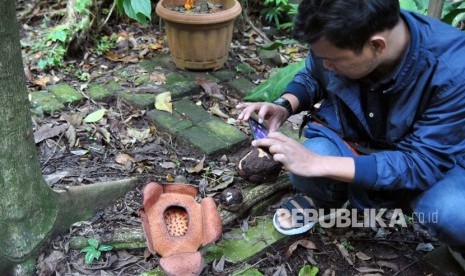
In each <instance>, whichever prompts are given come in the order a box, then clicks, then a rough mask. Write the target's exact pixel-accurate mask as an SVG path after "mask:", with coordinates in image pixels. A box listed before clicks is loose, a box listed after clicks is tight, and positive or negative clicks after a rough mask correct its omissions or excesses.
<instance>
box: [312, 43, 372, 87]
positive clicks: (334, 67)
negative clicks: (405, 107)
mask: <svg viewBox="0 0 465 276" xmlns="http://www.w3.org/2000/svg"><path fill="white" fill-rule="evenodd" d="M310 47H311V49H312V51H313V53H314V55H315V56H317V57H319V58H321V59H323V66H324V67H325V68H326V69H327V70H330V71H333V72H334V73H336V74H338V75H341V76H344V77H347V78H349V79H361V78H363V77H366V76H367V75H368V74H370V73H371V72H373V71H374V70H375V69H376V67H377V66H378V65H379V60H378V58H377V55H376V51H375V50H374V48H373V47H371V46H370V44H369V43H367V44H366V45H365V46H364V47H363V50H362V52H361V53H359V54H355V53H354V52H353V51H351V50H347V49H341V48H338V47H336V46H334V45H333V44H331V43H330V42H329V41H327V40H326V39H325V38H322V39H320V40H318V41H317V42H315V43H313V44H311V45H310Z"/></svg>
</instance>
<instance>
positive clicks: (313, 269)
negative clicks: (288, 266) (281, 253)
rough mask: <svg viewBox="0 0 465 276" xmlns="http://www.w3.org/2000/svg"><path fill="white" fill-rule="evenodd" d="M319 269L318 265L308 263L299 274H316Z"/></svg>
mask: <svg viewBox="0 0 465 276" xmlns="http://www.w3.org/2000/svg"><path fill="white" fill-rule="evenodd" d="M319 271H320V269H319V268H318V267H316V266H311V265H308V264H306V265H304V266H303V267H302V268H301V269H300V270H299V276H316V275H318V272H319Z"/></svg>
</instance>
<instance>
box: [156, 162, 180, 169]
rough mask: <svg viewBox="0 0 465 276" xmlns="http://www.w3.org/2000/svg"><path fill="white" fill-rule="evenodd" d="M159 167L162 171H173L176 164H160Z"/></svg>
mask: <svg viewBox="0 0 465 276" xmlns="http://www.w3.org/2000/svg"><path fill="white" fill-rule="evenodd" d="M160 167H162V168H163V169H174V168H176V164H175V163H174V162H160Z"/></svg>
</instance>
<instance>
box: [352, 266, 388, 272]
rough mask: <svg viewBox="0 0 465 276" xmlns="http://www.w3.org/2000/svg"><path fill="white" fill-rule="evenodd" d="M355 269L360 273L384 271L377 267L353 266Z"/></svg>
mask: <svg viewBox="0 0 465 276" xmlns="http://www.w3.org/2000/svg"><path fill="white" fill-rule="evenodd" d="M355 270H357V271H358V272H361V273H373V272H379V273H384V270H382V269H379V268H371V267H365V266H363V267H355Z"/></svg>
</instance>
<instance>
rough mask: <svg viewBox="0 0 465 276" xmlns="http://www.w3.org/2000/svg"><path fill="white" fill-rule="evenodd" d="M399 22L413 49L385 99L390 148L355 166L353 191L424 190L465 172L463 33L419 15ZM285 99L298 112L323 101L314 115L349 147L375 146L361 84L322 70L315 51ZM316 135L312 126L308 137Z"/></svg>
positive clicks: (404, 14)
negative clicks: (458, 169)
mask: <svg viewBox="0 0 465 276" xmlns="http://www.w3.org/2000/svg"><path fill="white" fill-rule="evenodd" d="M401 16H402V17H403V18H404V19H405V21H406V22H407V24H408V27H409V29H410V32H411V42H410V46H409V49H408V51H407V52H406V54H405V58H404V60H403V62H402V64H401V65H400V66H399V67H398V69H397V71H396V72H395V74H393V75H392V78H390V79H389V80H388V81H387V83H388V84H387V85H386V86H384V87H383V89H382V90H381V91H380V93H384V94H386V95H388V96H389V97H390V103H389V105H390V106H389V112H388V115H387V122H386V124H387V125H386V133H385V136H386V139H387V141H388V144H389V147H388V149H386V150H383V151H379V152H376V153H372V154H368V155H363V156H358V157H355V158H354V160H355V180H354V183H353V184H352V185H353V186H354V188H358V189H372V190H395V189H407V190H425V189H428V187H430V186H431V185H434V184H435V183H436V182H437V181H438V180H439V179H441V178H442V177H443V175H444V173H445V172H446V171H448V170H450V169H451V168H453V167H454V166H456V165H457V164H462V165H463V164H465V162H464V159H465V158H464V157H465V32H461V31H459V30H457V29H455V28H453V27H451V26H449V25H447V24H444V23H442V22H440V21H438V20H436V19H433V18H429V17H426V16H423V15H420V14H417V13H413V12H407V11H402V13H401ZM285 91H286V92H285V93H291V94H294V95H296V96H297V97H298V98H299V101H300V108H301V110H307V109H310V107H312V106H313V105H314V104H315V103H318V102H320V101H321V100H323V99H324V101H323V102H322V104H321V107H320V108H319V109H317V110H316V113H317V114H318V115H319V116H320V117H321V118H322V119H323V120H324V121H325V124H326V125H327V126H328V127H329V128H331V129H333V130H335V131H336V132H337V133H339V135H340V136H342V137H343V138H344V139H346V140H352V141H358V142H361V143H364V142H369V141H370V140H371V139H372V137H370V131H369V128H368V125H367V121H366V118H365V114H364V111H363V108H362V104H361V101H360V85H359V82H357V81H355V80H350V79H347V78H344V77H341V76H338V75H336V74H335V73H333V72H331V71H328V70H325V69H324V67H323V66H322V60H321V59H319V58H317V57H314V56H312V53H311V51H310V53H309V55H308V57H307V59H306V65H305V68H303V69H302V70H301V71H300V72H298V73H297V74H296V75H295V76H294V78H293V80H292V82H290V83H289V85H288V86H287V88H286V90H285ZM421 102H424V103H426V105H425V107H424V108H420V107H419V106H420V103H421ZM420 109H422V110H420ZM311 131H312V126H311V125H309V129H308V130H307V134H308V135H310V133H309V132H311Z"/></svg>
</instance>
